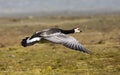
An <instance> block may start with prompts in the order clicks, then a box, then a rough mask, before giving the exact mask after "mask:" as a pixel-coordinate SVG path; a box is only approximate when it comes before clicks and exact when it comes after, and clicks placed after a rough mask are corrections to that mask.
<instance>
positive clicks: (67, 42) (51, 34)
mask: <svg viewBox="0 0 120 75" xmlns="http://www.w3.org/2000/svg"><path fill="white" fill-rule="evenodd" d="M75 32H82V31H81V30H79V28H74V29H71V30H63V29H59V28H49V29H44V30H42V31H38V32H36V33H34V34H33V35H32V36H31V37H26V38H25V39H23V40H22V41H21V44H22V46H24V47H26V46H31V45H34V44H35V43H38V42H40V41H41V40H43V39H45V40H48V41H50V42H53V43H56V44H62V45H64V46H65V47H68V48H71V49H73V50H78V51H82V52H84V53H91V52H90V51H89V50H87V49H86V48H85V47H83V45H81V44H80V43H79V42H78V41H77V40H76V39H75V38H74V37H72V36H68V35H66V34H70V33H75Z"/></svg>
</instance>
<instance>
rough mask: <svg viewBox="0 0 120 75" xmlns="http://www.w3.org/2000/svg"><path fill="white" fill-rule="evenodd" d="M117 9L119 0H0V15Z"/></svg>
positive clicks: (119, 4)
mask: <svg viewBox="0 0 120 75" xmlns="http://www.w3.org/2000/svg"><path fill="white" fill-rule="evenodd" d="M119 11H120V0H0V16H15V15H17V16H23V15H24V16H25V15H27V16H28V15H36V16H43V15H71V16H73V15H77V16H78V15H83V14H87V15H88V14H96V13H97V14H98V13H112V12H119Z"/></svg>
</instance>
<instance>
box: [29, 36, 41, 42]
mask: <svg viewBox="0 0 120 75" xmlns="http://www.w3.org/2000/svg"><path fill="white" fill-rule="evenodd" d="M40 39H41V38H40V37H35V38H33V39H30V38H28V39H27V43H32V42H35V41H40Z"/></svg>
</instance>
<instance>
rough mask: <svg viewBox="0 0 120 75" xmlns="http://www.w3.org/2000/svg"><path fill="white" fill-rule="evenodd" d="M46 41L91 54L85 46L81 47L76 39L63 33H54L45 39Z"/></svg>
mask: <svg viewBox="0 0 120 75" xmlns="http://www.w3.org/2000/svg"><path fill="white" fill-rule="evenodd" d="M44 39H46V40H48V41H51V42H53V43H58V44H62V45H64V46H66V47H68V48H71V49H74V50H79V51H82V52H84V53H90V51H89V50H87V49H86V48H85V47H83V45H81V44H80V43H79V42H78V41H77V40H76V39H75V38H74V37H72V36H67V35H65V34H63V33H54V34H51V35H49V37H45V38H44Z"/></svg>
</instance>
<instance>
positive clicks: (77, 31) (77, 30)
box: [74, 28, 82, 33]
mask: <svg viewBox="0 0 120 75" xmlns="http://www.w3.org/2000/svg"><path fill="white" fill-rule="evenodd" d="M74 32H75V33H79V32H82V30H80V29H79V28H75V29H74Z"/></svg>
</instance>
